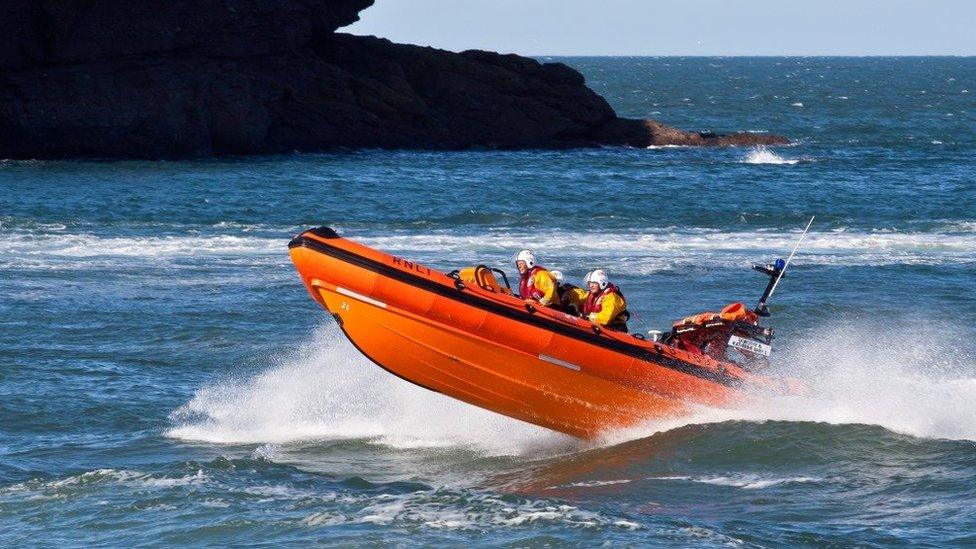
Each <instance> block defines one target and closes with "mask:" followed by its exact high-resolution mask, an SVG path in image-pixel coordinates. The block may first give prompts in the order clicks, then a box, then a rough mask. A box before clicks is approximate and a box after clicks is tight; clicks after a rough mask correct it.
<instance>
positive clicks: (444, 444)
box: [166, 326, 976, 489]
mask: <svg viewBox="0 0 976 549" xmlns="http://www.w3.org/2000/svg"><path fill="white" fill-rule="evenodd" d="M929 335H930V334H923V333H917V334H890V333H884V332H879V331H876V330H875V331H872V330H870V329H863V328H858V327H855V326H840V327H836V328H835V329H832V330H827V331H823V332H821V333H820V335H818V336H816V337H813V338H809V339H805V340H802V341H800V342H799V343H798V344H796V345H793V346H791V347H790V348H787V349H786V350H784V352H783V355H782V356H780V357H779V361H778V366H779V367H782V369H783V370H785V371H786V373H787V374H788V375H789V376H791V377H793V378H794V379H797V380H798V381H800V382H801V383H802V384H803V385H804V386H805V391H804V393H803V394H800V395H782V394H768V393H758V392H757V393H755V394H752V395H750V397H749V398H748V399H747V400H746V401H745V402H744V403H743V404H742V405H741V406H739V407H736V408H729V409H715V408H701V409H697V410H695V411H694V412H693V413H692V414H690V415H688V416H685V417H680V418H673V419H668V420H663V421H655V422H649V423H647V424H645V425H641V426H638V427H634V428H630V429H623V430H619V431H615V432H612V433H608V434H607V435H605V436H604V437H603V438H602V439H601V440H599V441H596V442H595V443H592V442H591V443H582V442H579V441H576V440H574V439H571V438H570V437H567V436H565V435H561V434H558V433H554V432H552V431H548V430H546V429H543V428H540V427H535V426H533V425H529V424H526V423H523V422H520V421H516V420H513V419H509V418H506V417H503V416H500V415H497V414H494V413H491V412H488V411H485V410H482V409H479V408H476V407H474V406H470V405H468V404H464V403H461V402H459V401H455V400H453V399H450V398H448V397H445V396H442V395H438V394H435V393H432V392H429V391H427V390H425V389H422V388H419V387H416V386H414V385H411V384H409V383H407V382H405V381H403V380H401V379H398V378H396V377H394V376H392V375H389V374H388V373H386V372H384V371H383V370H381V369H380V368H378V367H376V366H375V365H373V364H372V363H370V362H369V361H368V360H367V359H365V358H364V357H362V356H361V355H360V354H359V353H358V352H357V351H356V350H355V349H354V348H353V347H352V346H351V345H349V344H348V343H347V342H346V341H345V338H343V337H341V336H340V335H339V333H338V330H337V329H335V328H334V327H329V328H322V329H319V330H318V331H317V332H316V334H315V335H314V337H313V339H312V340H311V341H310V342H309V343H308V344H306V345H304V346H302V348H301V349H300V350H299V351H298V352H296V353H295V354H293V355H290V356H287V357H284V358H283V359H281V360H280V361H279V362H278V363H277V364H276V365H274V366H272V367H270V368H268V369H267V370H265V371H262V372H259V373H257V374H255V375H253V376H250V377H245V378H243V379H236V380H225V381H221V382H217V383H215V384H213V385H210V386H208V387H204V388H202V389H200V390H199V391H197V394H196V395H195V396H194V397H193V399H192V400H191V401H190V402H188V403H187V404H186V405H184V406H182V407H181V408H179V409H177V410H176V411H174V412H173V413H172V414H171V416H170V418H171V420H172V422H173V423H174V426H173V427H172V428H170V429H169V430H168V431H167V432H166V435H167V436H170V437H174V438H180V439H184V440H195V441H205V442H212V443H230V444H235V443H237V444H239V443H246V444H253V443H284V442H293V441H302V440H341V439H358V440H365V441H368V442H370V443H373V444H380V445H385V446H389V447H393V448H401V449H405V448H448V447H464V448H469V449H472V450H475V451H478V452H481V453H484V454H487V455H536V456H544V455H551V454H558V453H563V452H566V451H576V450H580V449H585V448H592V447H593V445H594V444H596V445H597V446H613V445H616V444H620V443H622V442H626V441H629V440H635V439H640V438H645V437H648V436H651V435H653V434H655V433H660V432H666V431H670V430H673V429H676V428H680V427H685V426H688V425H695V424H708V423H720V422H727V421H747V422H760V423H762V422H767V421H789V422H820V423H829V424H837V425H845V424H866V425H876V426H880V427H883V428H885V429H888V430H889V431H893V432H896V433H901V434H907V435H912V436H916V437H922V438H937V439H953V440H974V441H976V401H974V400H973V399H972V394H973V392H974V391H976V360H974V357H973V356H971V355H968V354H966V352H965V351H957V350H953V349H948V348H946V347H937V346H932V345H928V346H919V341H932V339H931V338H930V337H929ZM659 480H669V479H659ZM670 480H687V481H694V482H703V483H711V484H724V485H729V486H737V487H741V488H747V489H758V488H764V487H766V486H771V485H775V484H781V483H795V482H814V481H815V480H816V479H807V478H803V479H800V478H782V479H781V478H766V477H763V478H752V477H749V478H725V477H722V478H718V477H716V478H685V479H677V478H671V479H670Z"/></svg>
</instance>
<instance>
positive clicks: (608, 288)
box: [576, 269, 630, 332]
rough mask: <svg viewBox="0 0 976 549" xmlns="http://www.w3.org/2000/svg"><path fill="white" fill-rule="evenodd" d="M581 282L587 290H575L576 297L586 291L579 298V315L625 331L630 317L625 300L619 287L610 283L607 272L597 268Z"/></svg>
mask: <svg viewBox="0 0 976 549" xmlns="http://www.w3.org/2000/svg"><path fill="white" fill-rule="evenodd" d="M583 282H584V283H585V284H586V286H587V288H586V290H588V291H586V290H582V289H580V290H579V291H578V292H576V298H577V299H581V298H583V295H582V294H583V292H584V291H586V296H585V298H583V299H581V301H582V304H581V306H580V316H582V317H583V318H585V319H587V320H589V321H590V322H592V323H594V324H598V325H600V326H606V327H607V329H610V330H615V331H618V332H626V331H627V321H628V320H629V319H630V313H629V312H627V300H626V299H624V294H622V293H621V292H620V289H619V288H617V287H616V286H614V285H613V284H611V283H610V277H608V276H607V273H606V272H604V271H603V270H602V269H597V270H595V271H592V272H590V273H589V274H587V275H586V278H584V279H583Z"/></svg>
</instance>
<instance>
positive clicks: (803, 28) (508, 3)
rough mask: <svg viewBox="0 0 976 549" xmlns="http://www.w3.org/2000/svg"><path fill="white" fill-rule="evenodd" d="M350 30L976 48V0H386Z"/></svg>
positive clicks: (742, 46)
mask: <svg viewBox="0 0 976 549" xmlns="http://www.w3.org/2000/svg"><path fill="white" fill-rule="evenodd" d="M360 17H361V20H360V21H359V22H358V23H356V24H354V25H352V26H350V27H347V28H346V29H344V31H345V32H351V33H353V34H372V35H376V36H381V37H383V38H389V39H391V40H393V41H395V42H405V43H411V44H420V45H424V46H435V47H438V48H443V49H448V50H454V51H460V50H465V49H473V48H476V49H487V50H494V51H501V52H506V53H518V54H522V55H976V0H886V1H882V0H846V1H841V0H779V1H772V0H684V1H675V0H376V4H375V5H374V6H373V7H371V8H368V9H366V10H365V11H363V12H361V13H360Z"/></svg>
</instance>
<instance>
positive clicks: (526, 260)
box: [515, 250, 559, 307]
mask: <svg viewBox="0 0 976 549" xmlns="http://www.w3.org/2000/svg"><path fill="white" fill-rule="evenodd" d="M515 267H516V268H517V269H518V272H519V275H521V278H520V279H519V297H521V298H522V299H524V300H526V301H528V300H533V301H537V302H538V303H539V304H540V305H544V306H546V307H550V306H552V305H554V304H555V305H557V306H558V304H559V303H558V301H557V296H556V279H555V278H553V276H552V273H550V272H549V271H547V270H545V269H544V268H543V267H542V266H541V265H536V263H535V254H533V253H532V252H530V251H529V250H522V251H521V252H519V253H518V254H517V255H516V256H515Z"/></svg>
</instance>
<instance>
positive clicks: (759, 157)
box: [742, 146, 801, 166]
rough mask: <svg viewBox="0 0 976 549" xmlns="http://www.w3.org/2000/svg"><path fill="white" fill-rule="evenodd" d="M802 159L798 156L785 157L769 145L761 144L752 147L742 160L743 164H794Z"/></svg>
mask: <svg viewBox="0 0 976 549" xmlns="http://www.w3.org/2000/svg"><path fill="white" fill-rule="evenodd" d="M800 162H801V159H797V158H785V157H782V156H780V155H778V154H776V153H774V152H773V151H771V150H770V149H769V148H768V147H764V146H759V147H756V148H755V149H752V150H751V151H750V152H749V154H748V155H746V157H745V159H744V160H742V163H743V164H774V165H790V166H791V165H793V164H799V163H800Z"/></svg>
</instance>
